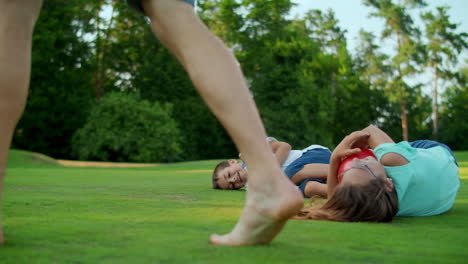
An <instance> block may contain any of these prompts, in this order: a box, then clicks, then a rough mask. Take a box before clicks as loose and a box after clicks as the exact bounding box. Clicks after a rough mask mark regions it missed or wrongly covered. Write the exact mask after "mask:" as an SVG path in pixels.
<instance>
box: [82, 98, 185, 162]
mask: <svg viewBox="0 0 468 264" xmlns="http://www.w3.org/2000/svg"><path fill="white" fill-rule="evenodd" d="M171 115H172V105H170V104H159V103H150V102H149V101H146V100H138V99H137V98H135V95H132V94H126V93H121V92H119V93H110V94H108V95H106V96H104V97H102V98H101V100H98V101H97V103H96V104H95V105H94V107H93V108H92V110H91V113H90V115H89V117H88V120H87V122H86V124H85V126H84V127H83V128H81V129H79V130H77V132H76V133H75V135H74V137H73V150H74V152H75V153H76V154H77V156H78V157H79V158H80V159H81V160H102V161H120V162H122V161H123V162H128V161H133V162H165V161H174V160H177V159H179V155H180V153H181V148H180V145H179V144H180V143H179V142H180V130H179V129H178V127H177V123H176V122H175V121H174V119H172V117H171Z"/></svg>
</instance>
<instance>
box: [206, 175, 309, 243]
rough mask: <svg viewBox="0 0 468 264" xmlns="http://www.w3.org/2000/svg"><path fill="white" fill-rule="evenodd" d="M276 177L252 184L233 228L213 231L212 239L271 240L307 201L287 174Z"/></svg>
mask: <svg viewBox="0 0 468 264" xmlns="http://www.w3.org/2000/svg"><path fill="white" fill-rule="evenodd" d="M280 173H281V174H282V172H280ZM270 178H273V177H270ZM276 181H277V182H276V183H273V181H271V182H268V184H263V185H261V186H259V187H258V186H257V187H256V188H255V189H254V188H253V187H254V186H252V184H249V188H248V190H247V201H246V205H245V207H244V210H243V212H242V215H241V217H240V219H239V221H238V222H237V224H236V226H235V227H234V229H233V230H232V231H231V233H229V234H226V235H221V236H220V235H217V234H213V235H211V237H210V242H211V243H212V244H214V245H221V246H249V245H258V244H266V243H269V242H270V241H272V240H273V238H275V236H276V235H277V234H278V233H279V232H280V231H281V229H282V228H283V226H284V225H285V224H286V222H287V221H288V219H289V218H291V217H292V216H294V215H296V214H297V213H298V212H299V210H300V209H301V208H302V206H303V204H304V198H303V197H302V194H301V193H300V192H299V190H298V189H297V188H296V186H294V185H293V184H292V183H291V181H290V180H289V179H288V178H287V177H286V176H284V175H281V177H278V178H277V180H276Z"/></svg>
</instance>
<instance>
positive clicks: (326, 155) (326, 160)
mask: <svg viewBox="0 0 468 264" xmlns="http://www.w3.org/2000/svg"><path fill="white" fill-rule="evenodd" d="M330 157H331V151H330V150H328V149H322V148H316V149H311V150H308V151H307V152H305V153H304V154H302V156H300V157H299V158H298V159H296V160H295V161H293V162H292V163H291V164H289V166H288V167H286V169H285V170H284V173H285V174H286V176H288V178H289V179H291V178H292V177H293V176H294V175H295V174H296V173H298V172H299V171H300V170H302V169H303V168H304V166H305V165H307V164H314V163H315V164H330ZM309 181H316V182H320V183H325V181H323V180H320V179H313V178H311V179H307V180H303V181H302V182H301V183H300V184H299V185H298V187H299V189H300V190H301V191H302V195H304V197H307V195H305V193H304V191H305V187H306V185H307V183H308V182H309Z"/></svg>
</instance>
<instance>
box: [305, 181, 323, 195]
mask: <svg viewBox="0 0 468 264" xmlns="http://www.w3.org/2000/svg"><path fill="white" fill-rule="evenodd" d="M304 193H305V194H306V195H307V196H309V197H313V196H320V197H326V185H325V184H323V183H320V182H316V181H309V182H308V183H307V184H306V187H305V189H304Z"/></svg>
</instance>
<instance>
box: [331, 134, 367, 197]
mask: <svg viewBox="0 0 468 264" xmlns="http://www.w3.org/2000/svg"><path fill="white" fill-rule="evenodd" d="M369 136H370V134H369V133H368V132H364V131H356V132H353V133H351V134H349V135H347V136H346V137H345V138H343V140H342V141H341V142H340V144H338V146H336V148H335V150H334V151H333V153H332V155H331V158H330V167H329V168H328V177H327V196H328V198H330V197H332V195H333V193H334V192H335V189H336V185H337V184H338V181H337V177H336V176H337V171H338V167H339V166H340V163H341V161H342V160H343V159H344V158H346V157H347V156H349V155H352V154H355V153H359V152H360V151H361V149H360V148H359V147H361V146H362V145H363V144H364V142H367V141H368V139H369Z"/></svg>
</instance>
